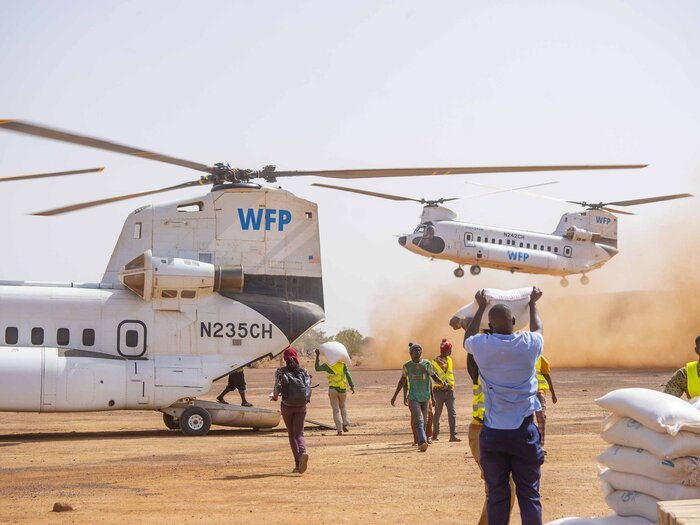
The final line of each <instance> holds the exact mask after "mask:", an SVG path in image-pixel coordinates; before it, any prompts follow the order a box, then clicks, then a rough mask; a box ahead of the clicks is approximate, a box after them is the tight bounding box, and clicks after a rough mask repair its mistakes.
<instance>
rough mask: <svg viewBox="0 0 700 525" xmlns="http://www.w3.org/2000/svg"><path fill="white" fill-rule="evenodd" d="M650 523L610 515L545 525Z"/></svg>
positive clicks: (563, 520) (644, 524) (563, 519)
mask: <svg viewBox="0 0 700 525" xmlns="http://www.w3.org/2000/svg"><path fill="white" fill-rule="evenodd" d="M651 523H653V522H651V521H649V520H647V519H644V518H640V517H639V516H618V515H617V514H611V515H610V516H606V517H604V518H559V519H558V520H554V521H550V522H548V523H545V525H651Z"/></svg>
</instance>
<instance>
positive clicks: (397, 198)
mask: <svg viewBox="0 0 700 525" xmlns="http://www.w3.org/2000/svg"><path fill="white" fill-rule="evenodd" d="M311 185H312V186H319V187H321V188H331V189H333V190H340V191H348V192H350V193H359V194H360V195H369V196H371V197H379V198H380V199H389V200H392V201H413V202H419V203H422V201H421V200H420V199H411V198H410V197H401V196H399V195H390V194H388V193H378V192H376V191H367V190H356V189H355V188H344V187H343V186H333V185H331V184H320V183H316V182H314V183H313V184H311ZM445 200H452V199H445Z"/></svg>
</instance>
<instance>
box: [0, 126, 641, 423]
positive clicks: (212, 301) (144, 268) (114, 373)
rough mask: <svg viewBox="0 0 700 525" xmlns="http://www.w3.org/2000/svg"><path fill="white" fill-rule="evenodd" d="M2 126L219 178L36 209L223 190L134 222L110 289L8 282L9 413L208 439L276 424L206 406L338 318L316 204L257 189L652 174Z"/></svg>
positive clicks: (273, 418) (266, 415)
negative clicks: (110, 413)
mask: <svg viewBox="0 0 700 525" xmlns="http://www.w3.org/2000/svg"><path fill="white" fill-rule="evenodd" d="M0 129H4V130H8V131H14V132H18V133H24V134H27V135H32V136H37V137H43V138H47V139H53V140H58V141H62V142H67V143H71V144H77V145H83V146H89V147H93V148H98V149H101V150H106V151H110V152H116V153H122V154H126V155H131V156H134V157H138V158H142V159H149V160H155V161H159V162H163V163H167V164H171V165H176V166H180V167H184V168H188V169H193V170H195V171H199V172H203V173H205V175H203V176H201V177H200V178H198V179H196V180H191V181H188V182H183V183H179V184H175V185H173V186H168V187H165V188H160V189H155V190H148V191H141V192H137V193H131V194H128V195H120V196H115V197H111V198H106V199H100V200H92V201H88V202H82V203H78V204H72V205H68V206H62V207H59V208H53V209H50V210H45V211H39V212H36V213H35V215H42V216H52V215H58V214H62V213H68V212H75V211H78V210H83V209H87V208H90V207H94V206H99V205H103V204H108V203H111V202H117V201H122V200H125V199H130V198H134V197H143V196H147V195H152V194H156V193H160V192H166V191H171V190H176V189H181V188H189V187H195V186H211V191H209V192H207V193H204V194H201V195H198V196H195V197H191V198H187V199H181V200H177V201H174V202H168V203H164V204H157V205H144V206H140V207H138V208H136V209H135V210H134V211H133V212H132V213H130V214H129V215H128V216H127V218H126V220H125V222H124V225H123V227H122V230H121V233H120V235H119V238H118V239H117V241H116V245H115V247H114V250H113V252H112V256H111V258H110V260H109V262H108V264H107V268H106V270H105V272H104V275H103V277H102V279H101V281H100V282H99V283H81V282H65V283H49V282H32V281H0V411H25V412H79V411H105V410H124V409H129V410H158V411H160V412H162V413H163V419H164V423H165V425H166V426H167V427H168V428H171V429H180V430H181V431H182V432H183V433H184V434H186V435H203V434H206V433H207V432H208V430H209V428H210V425H211V424H212V422H213V423H215V424H225V425H233V426H244V427H246V426H247V427H268V426H275V425H276V424H277V422H278V421H279V412H278V411H270V410H264V409H259V408H255V407H253V408H248V407H236V406H232V405H229V406H224V405H222V404H220V403H212V402H208V401H202V400H200V399H198V396H201V395H204V394H206V393H207V392H208V391H209V390H210V389H211V387H212V383H213V382H214V381H215V380H217V379H219V378H221V377H224V376H225V375H226V374H228V373H230V372H232V371H234V370H236V369H239V368H241V367H244V366H247V365H249V364H251V363H254V362H256V361H258V360H260V359H263V358H265V357H274V356H275V355H277V354H279V353H280V352H281V351H282V350H283V349H284V348H286V347H287V346H288V345H289V344H291V343H292V342H293V341H295V340H296V339H298V338H299V337H300V336H302V335H303V334H304V333H305V332H306V331H308V330H309V329H311V328H312V327H313V326H315V325H316V324H317V323H319V322H321V321H322V320H323V319H324V316H325V314H324V310H323V308H324V296H323V281H322V272H321V249H320V238H319V226H318V225H319V223H318V221H319V218H318V210H317V206H316V204H315V203H313V202H310V201H307V200H305V199H301V198H299V197H297V196H296V195H293V194H292V193H290V192H288V191H286V190H283V189H281V188H275V187H271V186H264V185H262V184H258V183H257V182H255V181H256V180H260V181H264V182H275V181H276V180H277V179H278V178H281V177H298V176H320V177H329V178H341V179H354V178H369V177H403V176H426V175H427V176H434V175H450V174H470V173H498V172H529V171H566V170H595V169H621V168H634V167H639V166H637V165H595V166H591V165H572V166H500V167H446V168H400V169H393V168H392V169H358V170H315V171H308V170H307V171H277V170H276V168H275V166H271V165H270V166H265V167H264V168H262V169H260V170H251V169H241V168H234V167H231V166H229V164H226V163H217V164H214V165H212V166H210V165H207V164H202V163H198V162H192V161H189V160H185V159H181V158H177V157H172V156H168V155H162V154H158V153H154V152H151V151H147V150H143V149H140V148H134V147H131V146H125V145H122V144H118V143H115V142H110V141H107V140H103V139H98V138H94V137H89V136H85V135H79V134H76V133H71V132H67V131H62V130H58V129H55V128H51V127H47V126H43V125H39V124H33V123H29V122H24V121H18V120H0ZM76 171H79V170H76ZM71 173H72V172H71ZM66 174H69V173H64V172H58V173H43V174H36V175H37V176H42V177H53V176H59V175H66ZM25 178H27V177H25ZM13 179H14V178H13ZM5 180H9V179H5ZM15 180H16V179H15ZM0 182H2V181H0ZM429 209H431V210H433V209H435V210H440V209H441V208H439V207H437V206H431V207H429ZM411 243H412V241H411Z"/></svg>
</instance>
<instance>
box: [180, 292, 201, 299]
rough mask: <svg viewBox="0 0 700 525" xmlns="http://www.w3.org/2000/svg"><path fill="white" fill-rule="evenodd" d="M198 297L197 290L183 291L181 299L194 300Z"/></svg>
mask: <svg viewBox="0 0 700 525" xmlns="http://www.w3.org/2000/svg"><path fill="white" fill-rule="evenodd" d="M196 296H197V291H196V290H182V292H181V293H180V297H182V298H183V299H194V298H195V297H196Z"/></svg>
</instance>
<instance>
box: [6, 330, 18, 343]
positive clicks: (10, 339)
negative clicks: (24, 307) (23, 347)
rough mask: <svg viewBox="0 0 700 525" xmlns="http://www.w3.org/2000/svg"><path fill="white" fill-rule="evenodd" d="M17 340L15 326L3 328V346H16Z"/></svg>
mask: <svg viewBox="0 0 700 525" xmlns="http://www.w3.org/2000/svg"><path fill="white" fill-rule="evenodd" d="M18 339H19V331H18V330H17V327H16V326H8V327H7V328H5V344H7V345H16V344H17V340H18Z"/></svg>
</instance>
